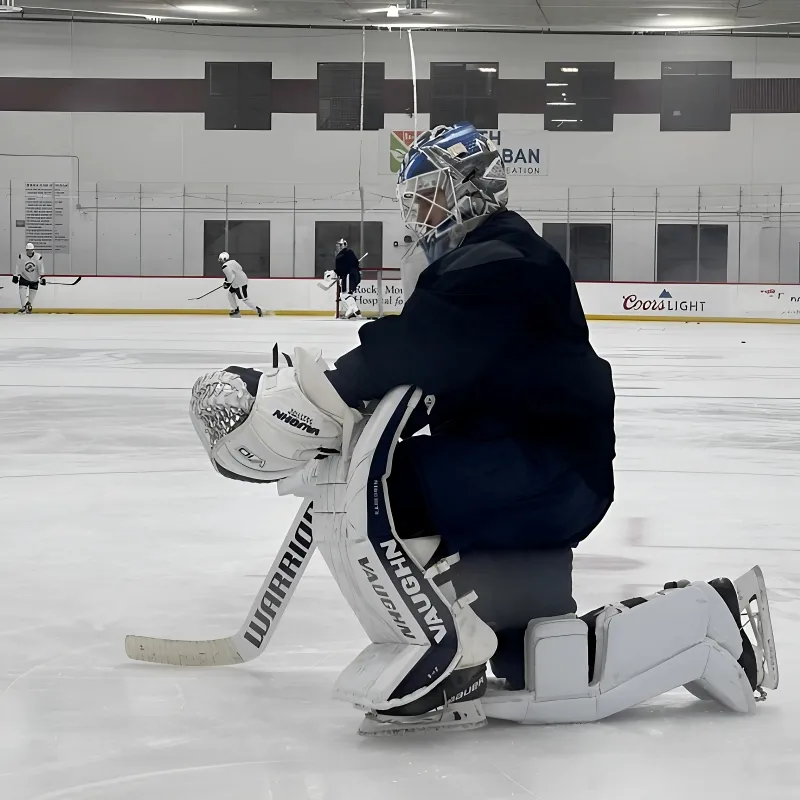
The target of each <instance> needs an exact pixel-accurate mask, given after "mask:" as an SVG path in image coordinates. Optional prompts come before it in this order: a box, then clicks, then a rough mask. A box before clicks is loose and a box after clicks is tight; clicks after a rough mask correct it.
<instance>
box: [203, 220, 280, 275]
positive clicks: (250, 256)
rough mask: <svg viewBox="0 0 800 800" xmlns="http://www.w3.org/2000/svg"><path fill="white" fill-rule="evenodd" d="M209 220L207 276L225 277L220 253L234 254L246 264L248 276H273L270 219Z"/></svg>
mask: <svg viewBox="0 0 800 800" xmlns="http://www.w3.org/2000/svg"><path fill="white" fill-rule="evenodd" d="M227 225H228V236H227V241H226V237H225V220H224V219H222V220H216V219H207V220H206V221H205V223H204V225H203V275H205V276H206V277H207V278H220V279H221V278H222V265H221V264H220V263H219V254H220V253H222V252H223V251H227V252H228V253H230V256H231V258H233V259H235V260H236V261H238V262H239V263H240V264H241V265H242V269H243V270H244V271H245V272H246V273H247V277H248V278H269V250H270V244H269V241H270V240H269V232H270V231H269V221H268V220H235V219H230V220H228V222H227Z"/></svg>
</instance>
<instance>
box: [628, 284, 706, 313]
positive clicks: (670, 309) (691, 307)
mask: <svg viewBox="0 0 800 800" xmlns="http://www.w3.org/2000/svg"><path fill="white" fill-rule="evenodd" d="M651 291H652V290H651ZM673 292H674V293H675V294H673ZM707 302H708V300H700V299H694V298H692V299H686V298H685V297H684V293H683V292H681V291H679V290H677V289H675V288H673V289H672V291H670V290H669V289H662V290H661V292H660V294H658V295H657V296H656V297H653V296H652V294H650V293H649V292H648V294H646V295H644V296H641V295H639V294H627V295H623V296H622V310H623V311H659V312H662V313H672V314H679V313H686V312H697V311H701V312H702V311H705V310H706V303H707Z"/></svg>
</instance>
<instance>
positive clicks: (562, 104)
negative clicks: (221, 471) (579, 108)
mask: <svg viewBox="0 0 800 800" xmlns="http://www.w3.org/2000/svg"><path fill="white" fill-rule="evenodd" d="M547 105H549V106H575V105H577V103H548V104H547Z"/></svg>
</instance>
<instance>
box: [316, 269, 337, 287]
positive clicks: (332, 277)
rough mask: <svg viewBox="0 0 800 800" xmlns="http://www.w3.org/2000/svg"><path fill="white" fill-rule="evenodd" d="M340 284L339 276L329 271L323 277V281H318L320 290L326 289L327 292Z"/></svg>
mask: <svg viewBox="0 0 800 800" xmlns="http://www.w3.org/2000/svg"><path fill="white" fill-rule="evenodd" d="M338 282H339V277H338V276H337V274H336V273H335V272H334V271H333V270H332V269H329V270H328V271H327V272H326V273H325V274H324V275H323V276H322V280H321V281H317V286H319V288H320V289H324V290H325V291H326V292H327V291H328V289H332V288H333V287H334V286H336V284H337V283H338Z"/></svg>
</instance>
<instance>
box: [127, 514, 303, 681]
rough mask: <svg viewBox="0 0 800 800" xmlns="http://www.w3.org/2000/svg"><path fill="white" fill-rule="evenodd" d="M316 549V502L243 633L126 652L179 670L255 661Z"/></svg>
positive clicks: (133, 644) (133, 642)
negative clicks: (313, 513) (314, 522)
mask: <svg viewBox="0 0 800 800" xmlns="http://www.w3.org/2000/svg"><path fill="white" fill-rule="evenodd" d="M315 548H316V544H315V543H314V536H313V532H312V509H311V501H310V500H304V501H303V504H302V505H301V506H300V510H299V511H298V512H297V516H296V517H295V518H294V521H293V522H292V526H291V527H290V528H289V533H287V534H286V538H285V539H284V540H283V545H282V546H281V549H280V550H279V551H278V555H277V557H276V558H275V561H274V562H273V564H272V567H271V568H270V571H269V572H268V573H267V577H266V578H265V580H264V583H263V584H262V585H261V588H260V589H259V590H258V595H257V596H256V599H255V600H254V601H253V605H252V607H251V608H250V613H249V614H248V615H247V618H246V619H245V621H244V624H243V625H242V627H241V628H240V629H239V631H238V633H235V634H234V635H233V636H228V637H227V638H225V639H207V640H204V641H196V642H193V641H185V640H179V639H152V638H149V637H146V636H126V637H125V652H126V653H127V654H128V657H129V658H132V659H134V660H135V661H150V662H153V663H156V664H173V665H174V666H178V667H219V666H229V665H231V664H243V663H244V662H245V661H252V660H253V659H254V658H256V657H258V656H260V655H261V653H263V652H264V650H265V649H266V646H267V645H268V644H269V641H270V639H271V638H272V634H273V633H275V628H276V627H277V626H278V623H279V622H280V621H281V617H282V616H283V612H284V611H285V610H286V606H287V605H288V604H289V600H291V598H292V595H293V594H294V590H295V589H296V588H297V584H298V582H299V580H300V578H301V577H302V575H303V572H304V571H305V568H306V567H307V566H308V562H309V561H310V560H311V556H312V554H313V552H314V550H315Z"/></svg>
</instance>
